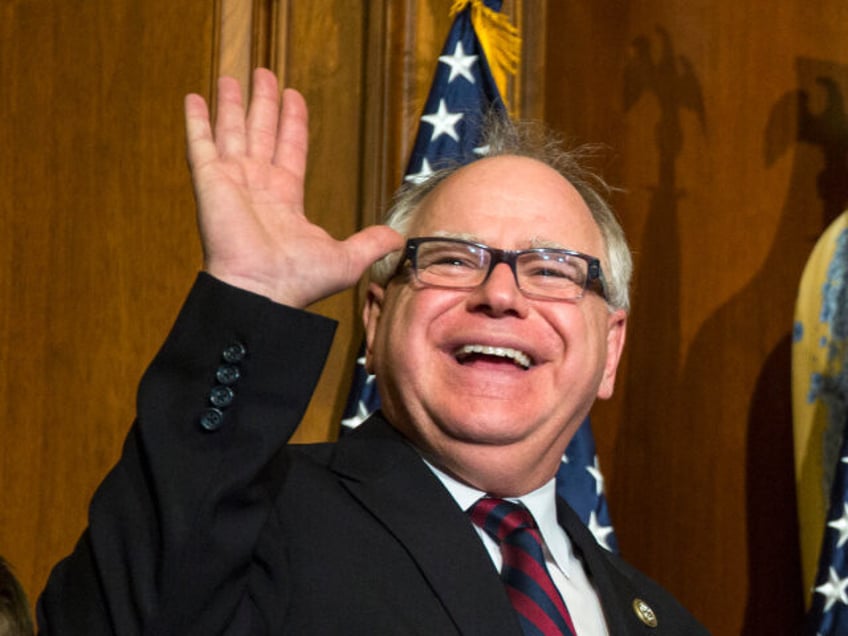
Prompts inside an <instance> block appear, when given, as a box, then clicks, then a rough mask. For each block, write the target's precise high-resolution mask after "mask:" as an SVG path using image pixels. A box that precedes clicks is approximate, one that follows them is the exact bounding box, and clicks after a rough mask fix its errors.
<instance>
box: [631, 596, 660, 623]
mask: <svg viewBox="0 0 848 636" xmlns="http://www.w3.org/2000/svg"><path fill="white" fill-rule="evenodd" d="M633 613H634V614H636V616H638V617H639V620H640V621H642V622H643V623H645V625H647V626H648V627H656V626H657V615H656V614H655V613H654V610H653V609H651V606H650V605H648V604H647V603H646V602H645V601H643V600H642V599H641V598H634V599H633Z"/></svg>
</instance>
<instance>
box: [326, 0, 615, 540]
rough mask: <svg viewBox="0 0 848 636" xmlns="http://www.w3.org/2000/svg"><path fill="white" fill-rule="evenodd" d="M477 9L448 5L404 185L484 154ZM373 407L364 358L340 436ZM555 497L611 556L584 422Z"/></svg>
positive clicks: (496, 98) (484, 98) (493, 97)
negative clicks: (445, 30)
mask: <svg viewBox="0 0 848 636" xmlns="http://www.w3.org/2000/svg"><path fill="white" fill-rule="evenodd" d="M475 4H476V5H477V6H474V5H475ZM480 4H481V3H479V2H469V1H467V0H466V1H465V2H463V1H458V2H455V3H454V10H456V9H460V8H461V10H459V12H458V13H456V16H455V18H454V22H453V25H452V27H451V30H450V33H449V34H448V37H447V41H446V42H445V45H444V48H443V49H442V54H441V55H440V56H439V64H438V67H437V69H436V76H435V78H434V80H433V85H432V87H431V88H430V94H429V96H428V98H427V103H426V105H425V108H424V115H423V116H422V117H421V122H420V124H419V127H418V136H417V138H416V141H415V146H414V147H413V151H412V154H411V156H410V160H409V164H408V166H407V169H406V176H405V177H404V179H405V180H407V181H418V180H424V179H426V178H427V176H428V175H429V174H430V172H431V171H432V170H434V169H436V168H438V166H439V165H440V164H441V163H442V162H443V161H445V160H451V161H453V162H457V161H458V162H460V163H467V162H469V161H473V160H474V159H476V158H479V157H480V156H481V155H483V154H485V149H483V148H480V147H479V141H480V124H481V123H482V119H483V114H484V113H486V112H487V111H489V110H491V109H499V110H504V109H505V107H504V103H503V100H502V99H501V95H500V92H499V90H498V86H497V83H496V82H495V79H494V76H493V74H492V68H491V67H490V64H489V61H488V60H487V57H486V54H485V51H484V49H483V46H482V45H481V38H478V33H477V31H475V24H474V20H473V19H472V12H473V11H474V10H477V11H478V12H485V11H486V10H489V11H492V12H499V11H500V8H501V4H502V2H501V0H486V1H485V5H486V6H485V8H484V7H481V6H480ZM478 15H479V14H478ZM489 15H491V14H489ZM499 17H500V16H499ZM478 24H479V23H478ZM379 405H380V398H379V395H378V394H377V389H376V384H375V382H374V377H373V376H369V374H368V373H366V371H365V367H364V357H363V356H362V355H360V356H359V358H358V360H357V364H356V369H355V377H354V380H353V384H352V386H351V391H350V395H349V396H348V402H347V406H346V408H345V414H344V419H343V421H342V432H344V431H345V430H346V429H352V428H355V427H357V426H358V425H359V424H361V423H362V422H363V421H364V420H365V419H366V418H367V417H368V416H369V415H370V414H371V413H373V412H374V411H375V410H377V409H378V408H379ZM556 491H557V495H558V496H559V497H562V498H563V499H565V500H566V501H567V502H568V503H569V504H570V505H571V507H572V508H573V509H574V510H575V511H576V512H577V514H578V515H579V516H580V518H581V519H582V520H583V523H585V524H586V525H587V526H588V527H589V528H590V529H591V530H592V532H593V533H594V535H595V537H596V539H597V540H598V542H599V543H600V544H601V545H602V546H604V547H606V548H607V549H608V550H612V551H617V550H618V545H617V542H616V538H615V534H614V532H613V528H612V522H611V521H610V515H609V509H608V507H607V501H606V497H605V496H604V480H603V476H602V475H601V471H600V468H599V467H598V457H597V454H596V453H595V441H594V437H593V435H592V429H591V425H590V423H589V420H588V418H587V420H586V421H585V422H584V423H583V424H582V425H581V427H580V429H579V430H578V432H577V434H576V435H575V437H574V439H573V440H572V441H571V443H570V445H569V446H568V448H567V449H566V453H565V455H564V456H563V460H562V463H561V464H560V469H559V471H558V473H557V483H556Z"/></svg>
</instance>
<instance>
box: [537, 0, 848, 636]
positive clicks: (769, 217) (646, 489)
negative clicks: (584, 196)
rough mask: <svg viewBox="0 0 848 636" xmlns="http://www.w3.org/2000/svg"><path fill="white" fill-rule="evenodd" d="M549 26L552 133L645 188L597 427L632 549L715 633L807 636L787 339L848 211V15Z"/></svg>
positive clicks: (573, 20) (778, 12)
mask: <svg viewBox="0 0 848 636" xmlns="http://www.w3.org/2000/svg"><path fill="white" fill-rule="evenodd" d="M813 6H815V10H813V9H812V7H813ZM548 28H549V34H548V42H549V44H548V49H547V50H548V53H547V58H546V62H547V68H546V76H545V82H546V94H547V101H546V112H547V117H548V120H549V121H550V122H551V123H553V124H554V125H555V126H556V127H557V128H558V129H560V130H562V131H563V132H565V133H566V134H568V135H570V136H573V137H575V138H577V139H579V140H582V141H601V142H605V143H607V144H609V146H610V147H611V148H612V149H613V152H612V153H611V160H610V162H609V164H608V165H607V166H606V174H607V176H608V177H610V179H611V180H612V181H613V182H614V183H615V184H617V185H620V186H623V187H624V188H626V190H627V192H626V193H625V194H623V195H621V196H618V197H616V204H617V207H618V209H619V212H620V216H621V218H622V221H623V223H624V226H625V229H626V230H627V232H628V235H629V237H630V240H631V243H632V245H633V248H634V250H635V256H636V266H637V271H636V276H635V293H634V309H633V313H632V322H631V327H630V333H629V344H628V348H627V350H626V352H625V359H624V367H623V373H622V374H621V375H620V378H619V385H618V391H617V395H616V396H615V397H614V398H613V400H612V401H611V402H609V403H606V404H602V405H600V406H599V407H598V408H596V413H595V420H594V421H595V431H596V436H597V437H598V438H599V439H598V441H599V447H600V452H601V461H602V467H603V469H604V471H605V473H606V477H607V486H608V490H609V496H610V504H611V509H612V513H613V518H614V521H615V522H616V524H617V527H618V532H619V537H620V540H621V545H622V548H623V551H624V553H625V555H626V556H627V557H628V558H629V559H630V560H632V561H633V562H634V563H636V564H637V565H639V566H640V567H641V568H643V569H644V570H646V571H648V572H649V573H651V574H653V575H654V576H655V577H656V578H657V579H659V580H660V581H661V582H662V583H664V584H665V585H667V586H668V587H670V588H671V589H672V590H673V591H674V592H675V593H676V594H677V595H678V596H679V598H680V599H681V600H682V601H683V602H684V604H685V605H687V606H688V607H690V608H691V609H692V610H693V611H695V612H696V614H697V615H698V616H699V617H700V618H701V619H702V620H703V621H704V622H705V623H706V624H707V626H708V627H710V628H711V629H712V630H713V632H714V633H716V634H739V633H744V634H793V633H798V622H799V620H800V616H801V613H802V599H803V598H804V596H805V595H806V594H807V593H808V592H807V591H806V590H804V589H802V584H801V577H800V567H799V555H798V529H797V522H796V516H795V501H796V497H795V492H794V475H793V470H794V467H793V456H792V428H791V427H792V424H791V410H790V389H789V380H790V375H789V373H790V369H789V348H790V334H791V331H792V323H793V311H794V303H795V298H796V293H797V288H798V282H799V280H800V275H801V271H802V268H803V265H804V263H805V261H806V258H807V256H808V255H809V253H810V251H811V249H812V247H813V244H814V242H815V240H816V239H817V237H818V236H819V234H820V233H821V232H822V230H823V229H824V228H825V227H826V226H827V224H828V223H829V221H830V220H832V219H833V218H834V216H835V215H836V214H837V213H838V212H839V211H841V210H842V209H844V207H845V206H846V202H848V198H846V187H845V184H846V183H848V179H846V177H848V174H846V157H845V151H844V141H843V140H844V135H845V129H846V127H845V124H844V122H845V120H846V113H845V110H844V106H842V104H841V101H840V99H839V98H840V96H844V95H845V94H846V91H848V8H846V6H845V4H844V3H841V2H835V1H826V0H821V1H820V2H816V3H813V5H810V4H809V3H802V2H782V3H779V4H777V5H774V4H764V3H747V4H746V3H741V4H740V3H734V2H729V1H725V0H693V1H692V2H687V3H668V2H661V1H658V0H657V1H652V0H648V1H645V2H638V3H637V2H628V1H626V0H617V1H614V2H605V3H593V2H589V1H584V0H577V1H574V2H567V3H551V4H550V8H549V20H548ZM551 33H556V34H557V37H556V38H554V37H552V36H551ZM829 87H830V88H829ZM829 90H830V92H829ZM804 95H806V98H805V97H804ZM805 100H806V101H805ZM804 115H806V118H805V117H804ZM804 122H806V123H804Z"/></svg>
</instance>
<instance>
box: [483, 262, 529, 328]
mask: <svg viewBox="0 0 848 636" xmlns="http://www.w3.org/2000/svg"><path fill="white" fill-rule="evenodd" d="M468 302H469V308H470V309H471V310H472V311H485V312H487V313H490V314H492V315H495V316H501V315H507V314H513V315H515V316H518V317H520V318H523V317H525V316H526V315H527V310H528V307H529V304H528V302H527V298H526V297H525V296H524V294H523V293H521V290H520V289H518V281H517V280H516V278H515V274H514V273H513V271H512V268H511V267H510V266H509V264H507V263H498V264H497V265H495V266H494V268H493V269H492V271H491V273H490V274H489V276H488V278H486V280H485V281H483V282H482V283H481V284H480V285H479V286H478V287H477V288H476V289H474V290H473V291H472V292H471V294H470V295H469V297H468Z"/></svg>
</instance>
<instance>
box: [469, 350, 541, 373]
mask: <svg viewBox="0 0 848 636" xmlns="http://www.w3.org/2000/svg"><path fill="white" fill-rule="evenodd" d="M473 354H483V355H487V356H497V357H498V358H508V359H509V360H512V361H513V362H515V364H517V365H518V366H520V367H522V368H524V369H529V368H530V364H531V360H530V356H528V355H527V354H526V353H524V352H522V351H518V350H517V349H510V348H509V347H490V346H487V345H465V346H464V347H461V348H460V349H459V351H458V352H457V358H458V359H459V360H460V361H462V360H463V359H464V358H466V357H468V356H470V355H473Z"/></svg>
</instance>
